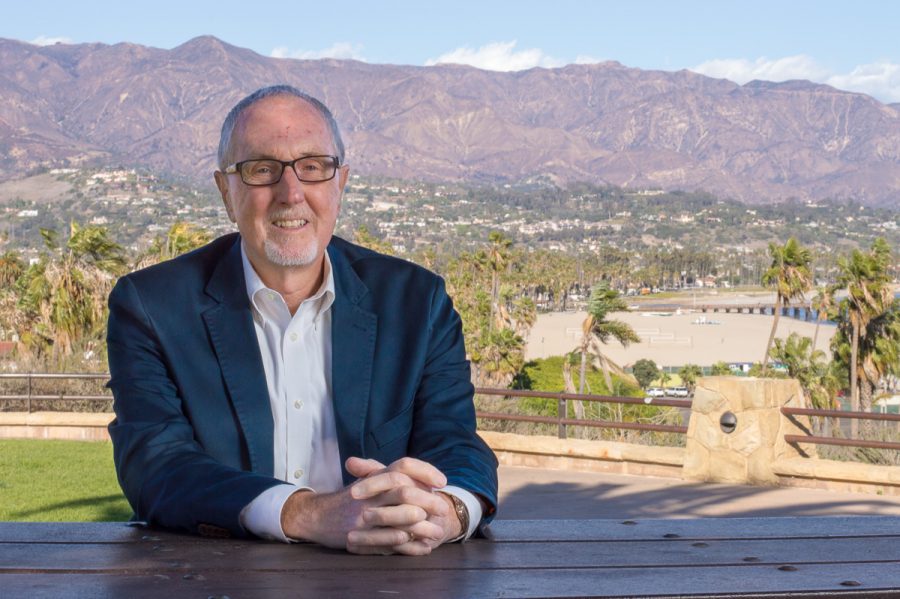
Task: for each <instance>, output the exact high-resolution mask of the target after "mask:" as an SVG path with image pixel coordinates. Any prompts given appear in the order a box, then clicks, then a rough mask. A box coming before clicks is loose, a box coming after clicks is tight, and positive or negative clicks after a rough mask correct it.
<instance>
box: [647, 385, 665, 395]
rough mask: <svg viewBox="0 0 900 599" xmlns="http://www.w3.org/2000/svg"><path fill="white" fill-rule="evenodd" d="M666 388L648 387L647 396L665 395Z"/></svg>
mask: <svg viewBox="0 0 900 599" xmlns="http://www.w3.org/2000/svg"><path fill="white" fill-rule="evenodd" d="M665 396H666V390H665V389H663V388H662V387H650V388H649V389H647V397H665Z"/></svg>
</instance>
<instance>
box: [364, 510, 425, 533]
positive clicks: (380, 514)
mask: <svg viewBox="0 0 900 599" xmlns="http://www.w3.org/2000/svg"><path fill="white" fill-rule="evenodd" d="M427 519H428V512H426V511H425V510H424V509H422V508H420V507H419V506H417V505H388V506H384V507H373V508H369V509H367V510H366V511H365V512H363V522H365V523H366V524H368V525H369V526H391V527H394V528H400V527H409V526H412V525H413V524H416V523H417V522H424V521H425V520H427Z"/></svg>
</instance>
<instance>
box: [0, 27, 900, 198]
mask: <svg viewBox="0 0 900 599" xmlns="http://www.w3.org/2000/svg"><path fill="white" fill-rule="evenodd" d="M275 83H288V84H291V85H295V86H297V87H299V88H301V89H303V90H305V91H307V92H309V93H311V94H312V95H314V96H316V97H318V98H320V99H321V100H323V101H324V102H325V103H326V104H327V105H328V106H329V107H330V108H331V109H332V111H333V112H334V113H335V116H336V117H337V119H338V122H339V123H340V125H341V129H342V131H343V133H344V137H345V142H346V145H347V147H348V156H349V162H350V164H351V168H352V171H353V172H355V173H360V174H364V175H380V176H388V177H398V178H407V179H424V180H432V181H474V182H489V183H503V182H513V181H521V180H526V179H532V178H543V179H544V180H547V181H551V182H553V183H556V184H560V185H565V184H567V183H570V182H574V181H588V182H592V183H597V184H612V185H618V186H623V187H626V188H634V189H684V190H697V189H703V190H706V191H709V192H712V193H714V194H717V195H719V196H720V197H728V198H734V199H738V200H741V201H744V202H748V203H770V202H778V201H783V200H786V199H790V198H796V199H799V200H803V201H815V200H823V199H827V198H834V199H841V200H843V199H852V200H856V201H859V202H861V203H863V204H867V205H881V206H898V205H900V104H883V103H880V102H878V101H877V100H875V99H874V98H872V97H869V96H866V95H863V94H858V93H851V92H846V91H841V90H838V89H835V88H832V87H829V86H826V85H820V84H815V83H811V82H808V81H788V82H784V83H771V82H764V81H752V82H750V83H747V84H745V85H738V84H736V83H733V82H731V81H727V80H724V79H714V78H710V77H706V76H703V75H699V74H696V73H693V72H690V71H686V70H683V71H677V72H666V71H647V70H640V69H635V68H628V67H626V66H623V65H621V64H619V63H616V62H604V63H599V64H591V65H569V66H566V67H562V68H554V69H544V68H534V69H530V70H526V71H519V72H508V73H502V72H493V71H485V70H480V69H477V68H474V67H469V66H461V65H437V66H428V67H420V66H403V65H378V64H368V63H363V62H358V61H351V60H334V59H323V60H296V59H283V58H270V57H266V56H262V55H260V54H257V53H255V52H253V51H251V50H247V49H243V48H238V47H235V46H232V45H229V44H227V43H225V42H223V41H221V40H218V39H216V38H214V37H208V36H205V37H199V38H195V39H192V40H190V41H188V42H186V43H184V44H182V45H180V46H178V47H176V48H173V49H171V50H164V49H158V48H151V47H145V46H140V45H135V44H129V43H121V44H115V45H105V44H77V45H65V44H56V45H52V46H36V45H32V44H27V43H23V42H19V41H14V40H4V39H0V98H2V100H3V101H2V102H0V179H11V178H18V177H20V176H24V175H25V174H28V173H30V172H34V171H35V170H37V169H40V168H43V167H48V166H72V165H127V166H141V167H145V168H149V169H151V170H154V171H157V172H161V173H171V174H174V175H178V176H184V177H188V178H190V179H193V180H198V181H201V180H202V181H210V182H211V172H212V170H213V169H214V168H215V149H216V145H217V143H218V131H219V128H220V126H221V122H222V119H223V118H224V116H225V114H226V113H227V111H228V110H229V109H230V107H231V106H232V105H234V104H235V103H236V102H237V101H238V100H239V99H240V98H241V97H243V96H244V95H246V94H247V93H249V92H250V91H252V90H254V89H256V88H258V87H261V86H264V85H271V84H275ZM210 184H211V183H210Z"/></svg>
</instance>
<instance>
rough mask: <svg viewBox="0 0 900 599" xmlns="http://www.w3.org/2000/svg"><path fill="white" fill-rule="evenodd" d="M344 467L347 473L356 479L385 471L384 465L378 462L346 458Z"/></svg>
mask: <svg viewBox="0 0 900 599" xmlns="http://www.w3.org/2000/svg"><path fill="white" fill-rule="evenodd" d="M344 466H345V467H346V468H347V472H349V473H350V474H352V475H353V476H355V477H356V478H365V477H367V476H369V475H370V474H372V473H373V472H377V471H379V470H384V469H385V465H384V464H382V463H381V462H379V461H378V460H369V459H364V458H357V457H349V458H347V461H346V462H344Z"/></svg>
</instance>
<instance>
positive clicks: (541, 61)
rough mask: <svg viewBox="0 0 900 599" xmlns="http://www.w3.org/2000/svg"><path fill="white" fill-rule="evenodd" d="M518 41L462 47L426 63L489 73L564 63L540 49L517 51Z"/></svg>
mask: <svg viewBox="0 0 900 599" xmlns="http://www.w3.org/2000/svg"><path fill="white" fill-rule="evenodd" d="M516 43H517V42H516V40H513V41H511V42H492V43H490V44H486V45H484V46H481V47H480V48H478V49H477V50H473V49H472V48H467V47H462V48H457V49H455V50H452V51H450V52H447V53H446V54H441V55H440V56H438V57H437V58H431V59H428V60H426V61H425V64H426V65H427V66H434V65H436V64H446V63H452V64H467V65H470V66H473V67H477V68H479V69H485V70H488V71H524V70H525V69H531V68H534V67H545V68H553V67H561V66H563V62H562V61H561V60H557V59H555V58H553V57H551V56H547V55H546V54H544V52H543V51H542V50H540V49H538V48H529V49H527V50H518V51H517V50H516V49H515V47H516Z"/></svg>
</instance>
